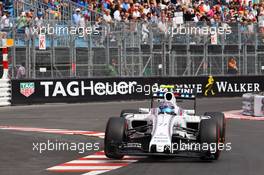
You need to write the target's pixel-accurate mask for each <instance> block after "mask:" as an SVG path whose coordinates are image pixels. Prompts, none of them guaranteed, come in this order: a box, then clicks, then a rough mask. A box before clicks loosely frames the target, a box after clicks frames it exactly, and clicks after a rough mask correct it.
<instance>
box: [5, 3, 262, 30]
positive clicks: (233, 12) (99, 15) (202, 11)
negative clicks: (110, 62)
mask: <svg viewBox="0 0 264 175" xmlns="http://www.w3.org/2000/svg"><path fill="white" fill-rule="evenodd" d="M69 1H70V0H39V1H32V0H14V1H13V3H14V11H16V12H19V14H16V13H14V15H17V22H16V25H17V27H18V28H24V27H25V26H27V25H29V23H30V22H32V19H35V20H36V21H37V22H38V21H41V20H43V19H47V18H48V19H49V18H50V16H52V17H53V19H58V20H69V19H72V20H73V22H74V23H75V24H78V25H81V24H85V23H86V22H88V21H96V22H97V23H100V22H102V21H105V22H107V23H114V22H116V21H118V22H125V23H128V22H134V21H142V22H146V23H156V24H158V23H159V22H163V23H165V22H172V23H173V22H176V23H178V24H179V23H185V22H188V21H193V22H199V21H204V22H207V23H208V24H218V23H236V22H237V23H241V24H243V25H251V24H254V23H258V24H259V26H260V27H262V28H264V1H263V2H258V0H255V1H256V2H252V1H251V0H210V1H209V0H171V1H170V0H73V1H72V2H71V3H70V2H69ZM25 2H27V3H28V4H30V3H37V5H36V6H37V7H38V8H31V9H28V10H26V11H23V9H24V8H23V4H24V3H25ZM9 3H10V2H9ZM72 4H73V5H72ZM4 6H5V4H4V1H3V2H0V15H1V22H0V25H1V26H0V27H1V29H4V28H8V27H10V21H9V18H10V17H11V15H10V12H9V11H5V9H4ZM32 7H35V6H32ZM72 7H74V8H72ZM19 9H22V11H19ZM69 13H70V14H69ZM143 28H144V27H143ZM146 30H147V29H146ZM263 30H264V29H263Z"/></svg>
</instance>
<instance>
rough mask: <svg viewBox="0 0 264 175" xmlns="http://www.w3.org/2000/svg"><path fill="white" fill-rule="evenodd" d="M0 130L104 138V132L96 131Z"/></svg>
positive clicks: (4, 127)
mask: <svg viewBox="0 0 264 175" xmlns="http://www.w3.org/2000/svg"><path fill="white" fill-rule="evenodd" d="M0 129H1V130H14V131H25V132H43V133H51V134H65V135H85V136H92V137H99V138H104V132H98V131H83V130H67V129H48V128H32V127H16V126H0Z"/></svg>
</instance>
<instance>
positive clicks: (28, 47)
mask: <svg viewBox="0 0 264 175" xmlns="http://www.w3.org/2000/svg"><path fill="white" fill-rule="evenodd" d="M13 24H14V25H12V27H10V28H9V30H5V31H4V32H5V33H8V37H9V38H13V39H14V43H15V45H14V47H12V48H11V49H9V55H10V56H9V62H10V67H9V71H10V77H11V78H13V79H15V78H18V77H17V70H19V67H21V65H22V66H23V67H25V70H26V74H25V76H24V77H23V78H36V79H38V78H69V77H113V76H114V77H120V76H121V77H143V76H146V77H148V76H198V75H227V74H228V60H229V59H230V58H231V57H233V58H235V60H236V62H237V67H238V75H263V74H264V33H263V32H262V31H263V30H262V28H263V27H261V26H259V25H258V24H250V25H247V26H244V25H241V24H239V23H231V24H218V26H216V27H212V26H208V25H207V24H206V23H203V22H201V23H194V22H189V23H185V24H182V25H176V26H173V24H172V23H162V22H160V23H158V24H149V23H146V22H130V23H122V22H114V23H111V24H108V23H104V22H102V21H96V22H86V23H85V24H84V25H83V26H77V25H75V24H73V23H72V21H66V20H64V21H58V20H46V21H41V23H39V22H35V21H32V23H30V24H29V26H26V27H23V28H18V26H16V25H15V24H16V22H15V21H13ZM206 28H207V29H208V28H209V29H215V30H216V32H214V31H213V34H212V31H211V32H210V31H209V33H208V32H207V33H206V31H205V32H204V31H203V32H201V31H202V30H203V29H206ZM40 29H42V30H40ZM72 29H73V30H72ZM219 29H221V30H222V32H220V33H218V32H219ZM85 31H86V33H85ZM87 31H88V32H87ZM215 33H217V34H215ZM40 34H42V36H40Z"/></svg>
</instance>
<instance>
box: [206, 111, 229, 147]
mask: <svg viewBox="0 0 264 175" xmlns="http://www.w3.org/2000/svg"><path fill="white" fill-rule="evenodd" d="M204 115H205V116H210V117H211V118H212V119H213V120H215V121H216V122H217V124H218V127H219V130H220V142H221V143H225V133H226V120H225V115H224V114H223V113H222V112H206V113H205V114H204Z"/></svg>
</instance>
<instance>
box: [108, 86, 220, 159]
mask: <svg viewBox="0 0 264 175" xmlns="http://www.w3.org/2000/svg"><path fill="white" fill-rule="evenodd" d="M178 99H188V100H194V109H191V110H185V109H182V108H181V107H180V106H178V104H177V100H178ZM224 140H225V117H224V114H223V113H221V112H206V113H205V114H204V115H203V116H198V115H196V95H195V93H193V92H192V93H179V91H178V90H176V89H175V86H172V85H162V86H161V90H160V91H159V92H157V93H156V94H154V95H153V97H152V100H151V107H150V108H140V109H138V110H135V109H126V110H123V111H122V112H121V114H120V117H111V118H110V119H109V120H108V123H107V126H106V131H105V142H104V151H105V154H106V156H107V157H109V158H113V159H122V158H123V156H124V155H142V156H146V155H147V156H148V155H157V156H163V155H164V156H183V157H199V158H201V159H206V160H208V159H209V160H217V159H218V158H219V156H220V149H219V148H218V144H219V143H224Z"/></svg>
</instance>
